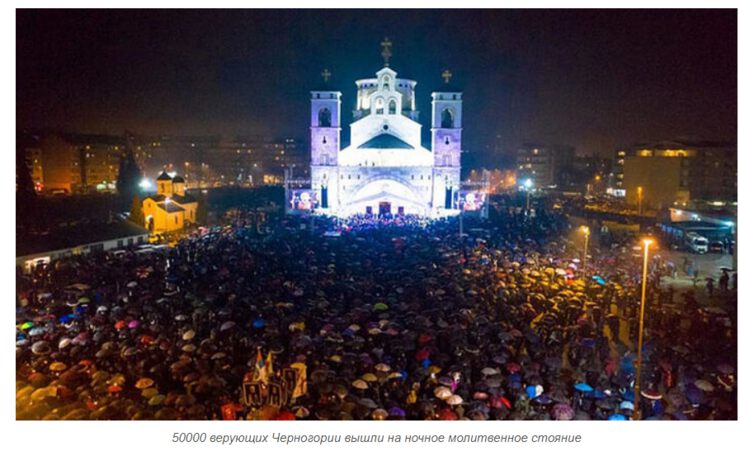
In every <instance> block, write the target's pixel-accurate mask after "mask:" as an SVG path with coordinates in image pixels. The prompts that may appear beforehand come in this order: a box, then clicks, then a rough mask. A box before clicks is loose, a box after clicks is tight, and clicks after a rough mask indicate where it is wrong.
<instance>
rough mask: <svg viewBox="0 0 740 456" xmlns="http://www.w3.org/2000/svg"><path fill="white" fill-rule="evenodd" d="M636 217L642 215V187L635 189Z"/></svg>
mask: <svg viewBox="0 0 740 456" xmlns="http://www.w3.org/2000/svg"><path fill="white" fill-rule="evenodd" d="M637 215H642V187H637Z"/></svg>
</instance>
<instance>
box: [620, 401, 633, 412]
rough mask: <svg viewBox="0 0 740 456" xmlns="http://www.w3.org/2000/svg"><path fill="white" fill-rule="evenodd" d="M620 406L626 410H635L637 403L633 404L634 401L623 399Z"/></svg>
mask: <svg viewBox="0 0 740 456" xmlns="http://www.w3.org/2000/svg"><path fill="white" fill-rule="evenodd" d="M619 408H621V409H624V410H634V409H635V404H633V403H632V401H622V402H620V403H619Z"/></svg>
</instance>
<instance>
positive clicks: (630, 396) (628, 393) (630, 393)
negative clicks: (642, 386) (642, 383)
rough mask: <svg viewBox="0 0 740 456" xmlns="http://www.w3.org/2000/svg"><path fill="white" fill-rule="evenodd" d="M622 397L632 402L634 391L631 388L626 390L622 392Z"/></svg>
mask: <svg viewBox="0 0 740 456" xmlns="http://www.w3.org/2000/svg"><path fill="white" fill-rule="evenodd" d="M622 399H624V400H625V401H630V402H634V401H635V392H634V391H633V390H629V391H626V392H625V393H624V394H622Z"/></svg>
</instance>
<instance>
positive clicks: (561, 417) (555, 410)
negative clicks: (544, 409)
mask: <svg viewBox="0 0 740 456" xmlns="http://www.w3.org/2000/svg"><path fill="white" fill-rule="evenodd" d="M551 413H552V417H553V418H554V419H556V420H558V421H569V420H572V419H573V418H575V416H576V413H575V412H574V411H573V408H572V407H571V406H570V405H568V404H555V405H554V406H553V407H552V412H551Z"/></svg>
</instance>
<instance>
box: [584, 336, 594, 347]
mask: <svg viewBox="0 0 740 456" xmlns="http://www.w3.org/2000/svg"><path fill="white" fill-rule="evenodd" d="M581 345H582V346H584V347H586V348H594V347H595V346H596V339H592V338H590V337H588V338H586V339H583V340H581Z"/></svg>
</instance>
